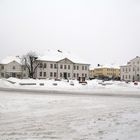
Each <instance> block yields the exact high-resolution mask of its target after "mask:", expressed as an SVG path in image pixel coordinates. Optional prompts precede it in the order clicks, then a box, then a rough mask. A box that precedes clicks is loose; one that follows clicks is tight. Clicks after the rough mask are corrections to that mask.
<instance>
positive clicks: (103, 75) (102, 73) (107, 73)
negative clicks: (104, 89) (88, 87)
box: [90, 66, 120, 79]
mask: <svg viewBox="0 0 140 140" xmlns="http://www.w3.org/2000/svg"><path fill="white" fill-rule="evenodd" d="M90 78H91V79H92V78H99V79H119V78H120V68H119V67H110V66H98V67H96V68H94V69H90Z"/></svg>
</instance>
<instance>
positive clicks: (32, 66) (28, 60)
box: [21, 51, 39, 78]
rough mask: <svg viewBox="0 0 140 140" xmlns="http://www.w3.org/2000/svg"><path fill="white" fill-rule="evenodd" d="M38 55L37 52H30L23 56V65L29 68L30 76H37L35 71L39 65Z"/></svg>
mask: <svg viewBox="0 0 140 140" xmlns="http://www.w3.org/2000/svg"><path fill="white" fill-rule="evenodd" d="M37 58H38V57H37V55H36V53H35V52H32V51H30V52H28V53H27V54H26V55H24V56H23V57H22V58H21V61H22V63H23V65H25V67H26V68H27V69H28V74H29V77H30V78H36V77H35V71H36V69H37V67H38V66H39V62H37V61H36V60H37Z"/></svg>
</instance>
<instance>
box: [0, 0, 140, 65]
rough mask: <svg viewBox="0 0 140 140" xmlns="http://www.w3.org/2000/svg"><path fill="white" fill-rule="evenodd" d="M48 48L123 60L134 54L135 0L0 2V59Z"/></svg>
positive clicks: (139, 49)
mask: <svg viewBox="0 0 140 140" xmlns="http://www.w3.org/2000/svg"><path fill="white" fill-rule="evenodd" d="M48 49H60V50H65V51H70V52H71V53H74V54H78V56H80V57H82V58H83V59H85V60H86V61H88V62H89V63H91V64H92V65H97V64H98V63H100V64H109V63H117V64H120V65H122V64H125V63H126V61H128V60H130V59H132V58H134V57H135V56H139V55H140V1H139V0H0V58H4V57H6V56H9V55H22V54H25V53H26V52H28V51H30V50H32V51H37V52H39V53H40V54H42V53H43V52H45V51H46V50H48Z"/></svg>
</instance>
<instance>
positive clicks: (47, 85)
mask: <svg viewBox="0 0 140 140" xmlns="http://www.w3.org/2000/svg"><path fill="white" fill-rule="evenodd" d="M0 88H13V89H31V90H48V91H68V92H74V91H75V92H86V93H103V92H104V93H107V92H112V93H114V92H117V94H118V91H126V92H130V91H135V92H140V83H138V85H134V83H133V82H131V83H125V82H121V81H105V82H102V81H101V80H87V84H86V85H82V84H79V82H78V81H77V80H69V81H67V80H61V81H54V80H34V79H16V78H9V79H0Z"/></svg>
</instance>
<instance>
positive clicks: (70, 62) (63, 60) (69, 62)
mask: <svg viewBox="0 0 140 140" xmlns="http://www.w3.org/2000/svg"><path fill="white" fill-rule="evenodd" d="M57 63H63V64H73V62H72V61H71V60H69V59H68V58H64V59H62V60H59V61H58V62H57Z"/></svg>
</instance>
